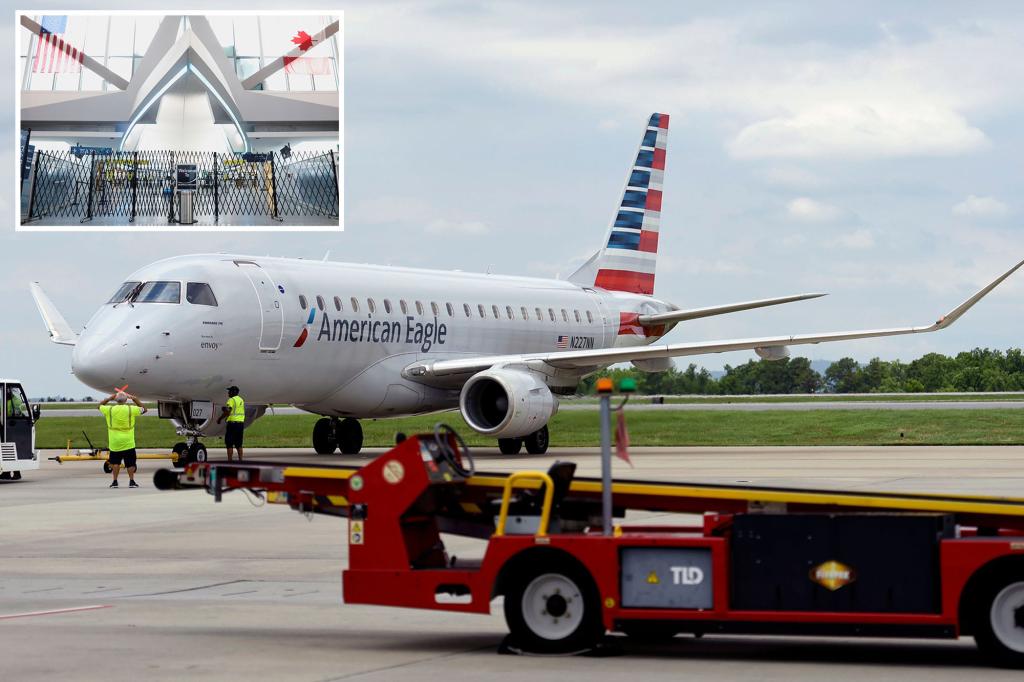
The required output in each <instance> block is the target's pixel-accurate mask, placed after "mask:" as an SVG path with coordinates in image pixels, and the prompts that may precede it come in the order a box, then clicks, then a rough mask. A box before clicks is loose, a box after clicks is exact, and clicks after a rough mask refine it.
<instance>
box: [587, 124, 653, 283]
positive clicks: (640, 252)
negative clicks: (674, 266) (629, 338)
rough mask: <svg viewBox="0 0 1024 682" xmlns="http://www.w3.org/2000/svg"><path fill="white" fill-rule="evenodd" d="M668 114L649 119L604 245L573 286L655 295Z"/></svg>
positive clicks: (589, 261) (588, 262)
mask: <svg viewBox="0 0 1024 682" xmlns="http://www.w3.org/2000/svg"><path fill="white" fill-rule="evenodd" d="M668 118H669V117H668V114H651V117H650V118H649V119H648V121H647V125H646V127H645V128H644V135H643V138H642V139H641V140H640V148H639V150H638V151H637V155H636V159H635V160H634V162H633V164H632V166H631V167H630V169H629V174H628V175H627V176H626V187H625V189H624V190H623V192H622V200H621V201H620V202H619V207H618V209H617V210H616V213H615V218H614V219H613V220H612V224H611V225H610V226H609V228H608V232H607V236H606V238H605V241H604V246H602V247H601V250H600V251H598V252H597V253H595V254H594V255H593V256H592V257H591V258H590V260H588V261H587V262H586V263H584V264H583V266H581V267H580V268H579V269H578V270H577V271H576V272H574V273H573V274H572V275H571V276H570V277H569V281H570V282H574V283H576V284H579V285H582V286H593V287H598V288H601V289H607V290H609V291H628V292H630V293H634V294H646V295H651V294H653V293H654V268H655V265H656V264H657V258H658V227H659V223H660V222H661V194H662V185H663V183H664V179H665V151H666V149H667V146H668Z"/></svg>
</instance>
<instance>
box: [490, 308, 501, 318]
mask: <svg viewBox="0 0 1024 682" xmlns="http://www.w3.org/2000/svg"><path fill="white" fill-rule="evenodd" d="M491 312H492V313H494V319H496V320H497V319H498V318H499V317H501V315H499V314H498V306H496V305H491Z"/></svg>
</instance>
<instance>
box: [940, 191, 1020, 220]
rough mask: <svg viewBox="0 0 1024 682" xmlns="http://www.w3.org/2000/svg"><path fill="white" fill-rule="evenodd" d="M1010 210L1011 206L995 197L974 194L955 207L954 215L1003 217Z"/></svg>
mask: <svg viewBox="0 0 1024 682" xmlns="http://www.w3.org/2000/svg"><path fill="white" fill-rule="evenodd" d="M1009 212H1010V209H1009V207H1008V206H1007V205H1006V204H1004V203H1003V202H1001V201H999V200H998V199H996V198H995V197H978V196H975V195H973V194H972V195H970V196H969V197H967V198H966V199H964V200H963V201H961V202H960V203H959V204H957V205H956V206H954V207H953V213H954V215H958V216H964V217H967V218H1002V217H1003V216H1005V215H1006V214H1007V213H1009Z"/></svg>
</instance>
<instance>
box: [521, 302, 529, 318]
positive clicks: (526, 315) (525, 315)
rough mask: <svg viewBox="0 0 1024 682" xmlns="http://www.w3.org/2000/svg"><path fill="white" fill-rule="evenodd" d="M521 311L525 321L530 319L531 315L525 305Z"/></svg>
mask: <svg viewBox="0 0 1024 682" xmlns="http://www.w3.org/2000/svg"><path fill="white" fill-rule="evenodd" d="M520 311H521V312H522V313H523V319H524V320H528V319H530V313H528V312H526V306H525V305H524V306H523V307H522V308H520Z"/></svg>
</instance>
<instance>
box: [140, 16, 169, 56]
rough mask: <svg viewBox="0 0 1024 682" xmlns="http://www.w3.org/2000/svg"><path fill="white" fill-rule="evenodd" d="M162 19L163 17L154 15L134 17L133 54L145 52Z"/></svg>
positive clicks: (141, 54) (143, 53)
mask: <svg viewBox="0 0 1024 682" xmlns="http://www.w3.org/2000/svg"><path fill="white" fill-rule="evenodd" d="M162 20H163V17H161V16H155V15H153V16H141V17H135V54H137V55H140V56H143V55H145V54H146V50H148V49H149V44H150V43H152V42H153V36H154V35H156V29H157V28H158V27H159V26H160V22H161V21H162Z"/></svg>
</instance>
